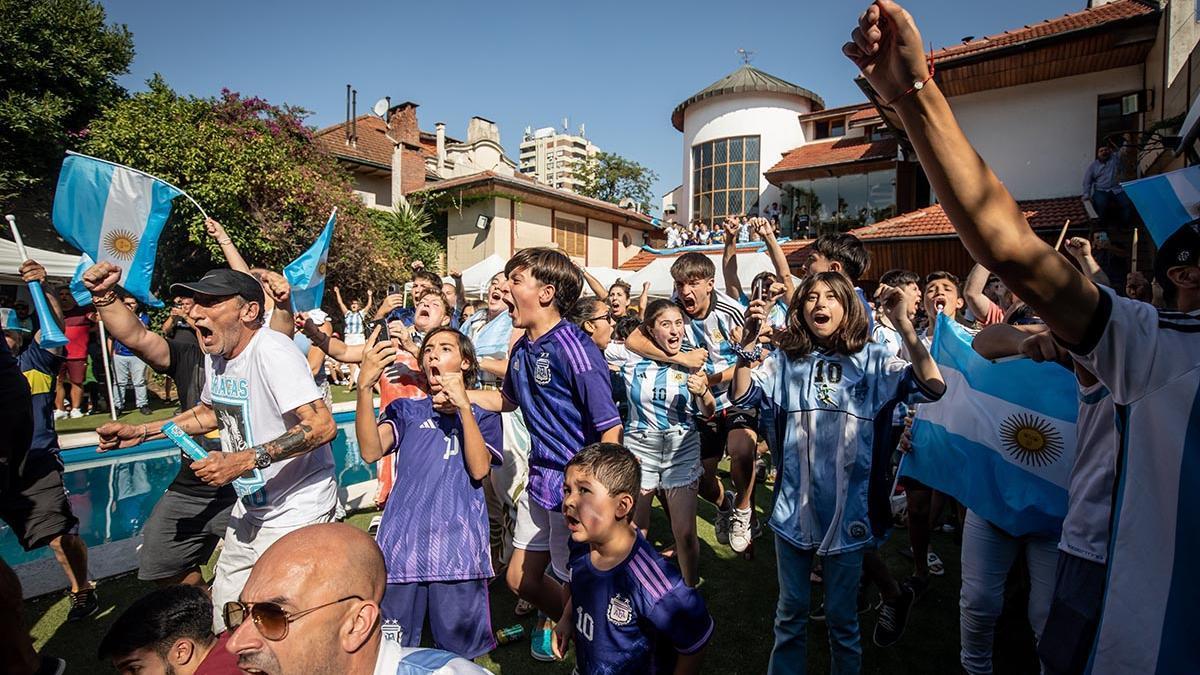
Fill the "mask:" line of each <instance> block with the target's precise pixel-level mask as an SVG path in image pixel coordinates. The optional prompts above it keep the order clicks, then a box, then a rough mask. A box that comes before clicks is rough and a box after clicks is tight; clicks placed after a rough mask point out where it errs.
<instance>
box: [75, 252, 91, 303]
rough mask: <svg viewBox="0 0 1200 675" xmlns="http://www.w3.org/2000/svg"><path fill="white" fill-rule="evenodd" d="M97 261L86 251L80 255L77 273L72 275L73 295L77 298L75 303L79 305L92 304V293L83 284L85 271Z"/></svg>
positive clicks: (76, 267) (76, 266) (76, 268)
mask: <svg viewBox="0 0 1200 675" xmlns="http://www.w3.org/2000/svg"><path fill="white" fill-rule="evenodd" d="M95 264H96V261H94V260H92V257H91V256H89V255H88V254H86V253H83V254H81V255H80V256H79V263H78V264H76V265H75V275H74V276H72V277H71V286H70V289H71V296H72V297H74V298H75V303H76V304H79V305H85V306H86V305H90V304H92V293H91V291H89V290H88V289H87V286H84V285H83V273H84V272H86V271H88V268H89V267H91V266H92V265H95Z"/></svg>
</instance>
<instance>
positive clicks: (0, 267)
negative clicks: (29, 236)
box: [0, 238, 79, 283]
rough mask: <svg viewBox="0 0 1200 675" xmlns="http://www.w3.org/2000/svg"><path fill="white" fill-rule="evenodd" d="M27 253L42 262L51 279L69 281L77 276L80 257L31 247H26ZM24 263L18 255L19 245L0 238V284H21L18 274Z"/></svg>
mask: <svg viewBox="0 0 1200 675" xmlns="http://www.w3.org/2000/svg"><path fill="white" fill-rule="evenodd" d="M25 253H26V254H28V255H29V257H31V258H33V259H34V260H36V261H38V262H40V263H41V264H42V266H43V267H45V268H46V276H48V277H50V278H51V279H62V280H64V281H69V280H70V279H71V277H74V276H75V267H76V266H77V265H78V264H79V256H78V255H67V254H66V253H55V252H54V251H45V250H42V249H40V248H31V247H29V246H26V247H25ZM23 262H25V261H24V260H21V256H19V255H17V244H16V243H15V242H12V241H9V240H7V239H3V238H0V282H4V283H20V281H21V275H19V274H17V270H19V269H20V268H21V263H23Z"/></svg>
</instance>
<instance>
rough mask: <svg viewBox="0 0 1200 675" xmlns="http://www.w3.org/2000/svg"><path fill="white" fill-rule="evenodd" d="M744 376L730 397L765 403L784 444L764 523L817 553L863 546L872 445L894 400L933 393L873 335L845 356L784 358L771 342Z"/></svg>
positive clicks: (867, 532)
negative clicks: (747, 381)
mask: <svg viewBox="0 0 1200 675" xmlns="http://www.w3.org/2000/svg"><path fill="white" fill-rule="evenodd" d="M751 375H752V382H753V384H752V386H751V387H750V390H749V391H748V392H747V393H746V395H745V396H743V397H742V398H741V399H739V400H737V401H735V404H736V405H739V406H746V407H757V408H762V409H765V410H766V409H769V410H771V412H773V413H774V417H775V428H774V429H772V430H769V431H768V433H772V434H774V436H775V445H773V446H772V447H776V448H781V449H782V450H781V452H780V454H781V457H780V460H779V465H780V469H779V478H778V480H777V481H776V483H775V505H774V508H773V509H772V512H771V521H770V522H771V529H773V530H775V533H776V534H777V535H778V536H780V537H783V538H784V539H785V540H787V541H788V542H790V543H792V544H793V545H794V546H797V547H799V548H801V549H804V550H813V549H816V550H817V552H818V553H819V554H821V555H826V554H830V553H841V552H846V551H853V550H856V549H859V548H863V547H865V546H867V545H869V544H870V543H871V542H872V534H871V522H870V520H869V519H868V512H867V488H868V483H869V481H868V479H869V477H870V473H871V457H872V453H873V451H874V444H875V443H876V442H880V443H883V442H887V439H888V432H889V431H890V430H889V428H888V427H889V426H890V425H891V414H892V408H893V407H894V406H895V405H896V403H898V402H907V403H916V402H918V401H929V400H934V399H936V398H938V397H937V396H936V395H934V394H932V393H930V392H927V391H925V390H924V389H923V388H922V387H921V385H920V383H919V381H918V380H917V379H916V377H914V375H913V372H912V366H910V365H909V364H908V363H907V362H905V361H904V360H903V359H899V358H897V357H895V356H892V355H891V354H890V353H889V352H888V351H887V349H886V348H884V347H882V346H880V345H877V344H875V343H873V342H868V343H867V344H866V346H864V347H863V348H862V350H861V351H859V352H858V353H856V354H851V355H849V356H847V355H842V354H825V353H823V352H819V351H815V352H812V353H811V354H809V355H807V356H803V357H800V358H795V359H792V358H788V356H787V354H786V353H785V352H784V351H783V350H782V349H777V350H775V351H773V352H771V355H770V356H768V357H767V358H766V359H765V360H764V361H763V363H762V365H761V366H759V367H758V368H755V369H754V370H753V371H752V372H751Z"/></svg>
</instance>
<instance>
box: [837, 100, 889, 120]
mask: <svg viewBox="0 0 1200 675" xmlns="http://www.w3.org/2000/svg"><path fill="white" fill-rule="evenodd" d="M864 105H866V106H867V107H865V108H863V109H862V110H859V111H858V112H856V113H854V114H853V115H851V116H850V119H849V120H847V122H846V123H847V124H851V125H853V124H855V123H858V122H866V121H867V120H874V119H879V120H881V119H883V117H882V116H881V115H880V114H879V111H878V110H876V109H875V106H873V105H871V104H870V103H866V104H864Z"/></svg>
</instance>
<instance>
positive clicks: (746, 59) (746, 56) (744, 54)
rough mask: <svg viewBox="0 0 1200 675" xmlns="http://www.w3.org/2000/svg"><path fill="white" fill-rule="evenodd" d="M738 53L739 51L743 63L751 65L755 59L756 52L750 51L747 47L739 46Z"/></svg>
mask: <svg viewBox="0 0 1200 675" xmlns="http://www.w3.org/2000/svg"><path fill="white" fill-rule="evenodd" d="M737 53H738V56H740V57H741V58H742V63H744V64H746V65H750V62H751V61H753V60H754V54H755V52H752V51H748V50H746V49H743V48H741V47H738V50H737Z"/></svg>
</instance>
